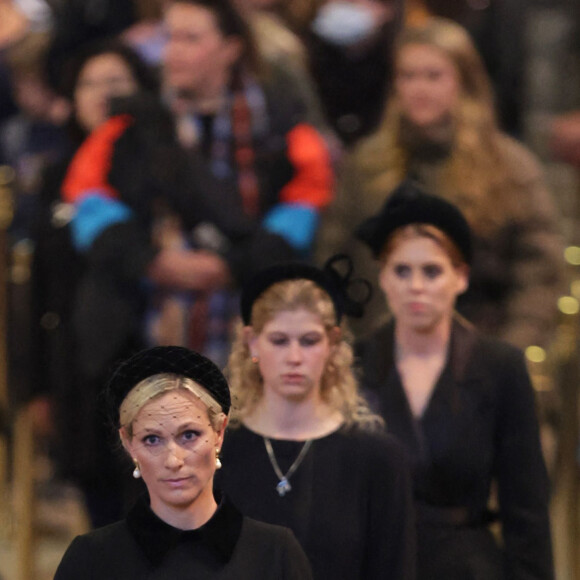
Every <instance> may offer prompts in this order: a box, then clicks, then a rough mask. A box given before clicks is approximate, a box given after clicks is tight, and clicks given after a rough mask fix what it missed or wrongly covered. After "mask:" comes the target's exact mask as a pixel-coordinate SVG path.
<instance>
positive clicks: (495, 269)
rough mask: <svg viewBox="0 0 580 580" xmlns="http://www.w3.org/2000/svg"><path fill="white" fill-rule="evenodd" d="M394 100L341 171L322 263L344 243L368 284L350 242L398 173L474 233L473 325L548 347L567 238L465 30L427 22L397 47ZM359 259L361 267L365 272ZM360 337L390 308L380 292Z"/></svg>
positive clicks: (364, 257) (464, 305) (466, 310)
mask: <svg viewBox="0 0 580 580" xmlns="http://www.w3.org/2000/svg"><path fill="white" fill-rule="evenodd" d="M395 71H396V72H395V82H394V90H393V95H392V96H391V97H390V98H389V100H388V101H387V105H386V110H385V116H384V120H383V123H382V125H381V128H380V130H379V131H378V132H377V133H376V134H375V135H374V136H372V137H370V138H369V139H367V140H366V141H365V142H363V143H361V144H360V146H359V147H358V148H357V149H356V150H355V151H354V152H353V154H352V157H351V158H350V159H349V160H348V162H347V164H346V167H345V171H344V173H343V175H342V176H341V186H340V187H339V190H338V191H339V195H338V198H337V199H336V201H335V203H334V204H333V207H332V210H331V211H330V212H329V215H328V222H327V224H326V225H325V226H324V227H323V234H322V235H321V238H320V246H319V247H320V250H321V252H322V254H321V259H325V257H327V256H328V255H331V254H332V253H334V252H336V251H337V249H338V248H340V247H342V246H343V245H344V244H348V245H349V248H350V249H351V250H352V251H353V252H356V253H357V256H358V258H359V259H357V260H356V261H357V263H360V265H361V272H364V275H365V276H367V277H370V278H371V279H373V280H374V281H375V282H376V280H377V276H378V273H377V270H376V266H375V265H374V264H372V262H371V261H370V260H369V256H368V252H367V250H366V249H365V248H363V247H361V246H358V247H357V245H356V242H355V241H352V240H351V241H348V240H350V237H351V231H352V228H353V227H354V224H355V223H356V221H357V219H359V218H360V219H362V218H364V217H365V216H369V215H371V214H373V213H376V212H377V211H378V209H379V208H380V207H381V206H382V204H383V203H384V201H385V196H388V195H389V192H390V191H392V190H393V188H394V187H396V185H397V184H398V183H399V182H400V181H401V180H402V179H404V178H405V177H412V178H414V179H416V180H417V181H418V182H419V183H421V184H423V185H424V186H425V187H426V189H427V190H428V191H430V192H432V193H434V194H437V195H441V196H442V197H444V198H446V199H448V200H449V201H452V202H453V203H455V204H456V205H457V206H458V207H459V208H460V209H461V211H463V213H464V214H465V216H466V218H467V220H468V221H469V223H470V225H471V227H472V228H473V232H474V236H475V243H474V255H475V257H474V265H473V269H472V272H471V277H470V285H469V289H468V290H467V292H466V293H465V294H463V295H462V296H461V297H460V298H459V300H458V304H457V307H458V310H459V312H461V313H462V314H463V315H464V316H465V317H466V318H467V319H468V320H470V321H471V322H473V323H474V324H475V325H476V326H477V327H478V328H479V329H480V330H482V331H484V332H487V333H489V334H491V335H494V336H496V337H499V338H502V339H504V340H507V341H508V342H511V343H512V344H514V345H516V346H519V347H521V348H526V347H527V346H529V345H540V346H546V345H547V344H549V342H550V339H551V337H552V335H553V331H554V330H555V325H556V321H557V312H558V311H557V299H558V297H559V296H560V294H561V291H562V286H563V278H564V260H563V241H562V237H561V234H560V229H559V223H558V215H557V211H556V207H555V203H554V200H553V198H552V196H551V193H550V192H549V190H548V188H547V186H546V183H545V179H544V175H543V171H542V168H541V166H540V163H539V161H538V160H537V159H536V158H535V156H533V155H532V153H531V152H530V151H529V150H528V149H526V148H525V147H524V146H523V145H522V144H521V143H519V142H517V141H515V140H514V139H513V138H510V137H508V136H507V135H505V134H504V133H502V132H501V131H500V130H499V129H498V127H497V124H496V121H495V115H494V110H493V96H492V93H491V88H490V85H489V81H488V77H487V74H486V72H485V69H484V67H483V63H482V62H481V59H480V58H479V55H478V54H477V52H476V50H475V47H474V45H473V43H472V41H471V39H470V37H469V35H468V34H467V32H466V31H465V30H464V29H463V28H462V27H461V26H459V25H458V24H456V23H454V22H452V21H450V20H445V19H438V18H433V19H430V20H428V21H427V22H426V23H425V24H424V25H421V26H417V27H410V28H408V29H407V30H405V31H404V32H403V33H402V34H401V36H400V37H399V39H398V42H397V44H396V48H395ZM363 264H366V267H363V266H362V265H363ZM368 311H369V312H368V316H367V318H366V321H364V324H363V325H361V326H359V327H358V329H356V330H357V331H358V332H359V333H363V332H365V331H367V330H368V329H369V327H371V326H373V325H375V324H376V322H377V320H378V319H380V313H381V312H383V313H384V312H386V309H385V304H384V301H382V300H381V299H380V297H377V298H376V300H375V301H374V304H373V305H372V306H371V307H369V308H368Z"/></svg>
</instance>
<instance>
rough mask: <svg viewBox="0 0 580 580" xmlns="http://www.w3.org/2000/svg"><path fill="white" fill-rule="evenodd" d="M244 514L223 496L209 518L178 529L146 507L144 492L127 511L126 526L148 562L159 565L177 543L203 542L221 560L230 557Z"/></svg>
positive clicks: (147, 499) (146, 500)
mask: <svg viewBox="0 0 580 580" xmlns="http://www.w3.org/2000/svg"><path fill="white" fill-rule="evenodd" d="M242 521H243V517H242V515H241V514H240V512H239V511H238V510H237V509H236V508H235V507H234V505H233V504H232V503H231V502H230V501H229V500H228V499H227V498H226V497H225V496H224V497H222V498H221V501H220V502H219V505H218V509H217V510H216V512H215V514H214V515H213V516H212V517H211V519H210V520H209V521H208V522H207V523H205V524H204V525H203V526H201V527H200V528H197V529H196V530H185V531H184V530H179V529H177V528H174V527H173V526H170V525H169V524H167V523H165V522H164V521H163V520H161V519H159V518H158V517H157V516H156V515H155V514H154V513H153V511H151V508H150V507H149V498H148V496H147V495H146V494H144V495H143V496H142V497H140V498H139V500H138V501H137V503H136V504H135V506H133V508H132V509H131V510H130V511H129V513H128V514H127V526H128V527H129V531H130V532H131V534H132V535H133V536H134V538H135V540H136V542H137V544H139V546H140V547H141V549H142V550H143V552H144V553H145V555H146V556H147V558H148V559H149V561H150V562H151V564H153V565H154V566H159V565H160V564H161V562H162V561H163V559H164V558H165V556H166V555H167V554H168V553H169V552H170V551H171V550H173V549H174V548H176V547H177V545H178V544H180V543H182V542H191V543H192V544H203V545H205V546H206V547H207V548H209V549H210V550H212V551H213V552H215V553H216V554H217V556H218V557H219V558H220V559H221V560H222V561H224V562H227V561H229V560H230V559H231V557H232V554H233V552H234V549H235V547H236V544H237V542H238V539H239V537H240V533H241V531H242Z"/></svg>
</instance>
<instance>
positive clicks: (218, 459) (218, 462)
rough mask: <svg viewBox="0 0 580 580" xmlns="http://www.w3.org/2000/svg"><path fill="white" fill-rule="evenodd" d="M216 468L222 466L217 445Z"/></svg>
mask: <svg viewBox="0 0 580 580" xmlns="http://www.w3.org/2000/svg"><path fill="white" fill-rule="evenodd" d="M215 468H216V469H221V468H222V462H221V460H220V450H219V449H218V448H217V447H216V448H215Z"/></svg>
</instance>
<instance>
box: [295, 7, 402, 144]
mask: <svg viewBox="0 0 580 580" xmlns="http://www.w3.org/2000/svg"><path fill="white" fill-rule="evenodd" d="M403 9H404V7H403V2H401V1H400V0H326V1H325V2H322V3H320V5H319V6H318V7H317V10H316V13H315V15H314V17H313V19H312V21H311V22H310V25H309V27H308V29H307V30H305V31H304V40H305V43H306V47H307V51H308V59H309V65H310V70H311V74H312V76H313V78H314V81H315V83H316V87H317V92H318V95H319V97H320V99H321V101H322V106H323V112H324V114H325V116H326V120H327V122H328V123H329V124H330V126H331V127H332V129H334V131H335V132H336V133H337V135H338V136H339V137H340V140H341V141H342V143H343V144H344V145H345V146H346V147H351V146H352V145H354V144H355V143H356V142H357V141H359V140H360V139H361V138H362V137H364V136H367V135H370V134H372V133H373V132H374V131H375V130H376V129H377V128H378V127H379V124H380V120H381V116H382V113H383V108H384V101H385V99H386V98H387V95H388V93H389V90H390V88H391V83H392V73H393V68H392V57H393V41H394V39H395V36H396V34H397V33H398V32H399V30H400V28H401V25H402V21H403Z"/></svg>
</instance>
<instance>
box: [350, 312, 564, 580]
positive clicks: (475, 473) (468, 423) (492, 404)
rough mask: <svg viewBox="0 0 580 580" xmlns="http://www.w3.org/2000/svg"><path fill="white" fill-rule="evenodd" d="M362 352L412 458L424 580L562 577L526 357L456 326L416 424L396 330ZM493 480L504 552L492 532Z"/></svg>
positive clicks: (371, 386) (375, 395)
mask: <svg viewBox="0 0 580 580" xmlns="http://www.w3.org/2000/svg"><path fill="white" fill-rule="evenodd" d="M359 346H360V348H359V355H360V363H361V365H362V369H363V372H364V385H365V387H366V389H367V390H368V393H369V398H372V399H374V402H376V404H377V406H378V407H379V409H380V411H381V413H382V415H383V417H384V418H385V420H386V423H387V427H388V430H389V431H390V432H391V433H392V434H393V435H395V436H396V437H397V438H398V439H399V441H401V442H402V443H403V444H404V446H405V447H406V449H407V451H408V453H409V456H410V459H411V465H412V470H413V484H414V495H415V500H416V512H417V521H418V537H417V542H418V543H417V548H418V578H419V580H432V579H434V578H445V580H459V579H461V580H475V579H478V580H500V579H502V578H505V579H509V580H532V579H534V580H547V579H551V578H553V567H552V551H551V541H550V530H549V517H548V477H547V473H546V469H545V466H544V462H543V458H542V453H541V447H540V440H539V435H538V424H537V419H536V415H535V408H534V394H533V390H532V387H531V384H530V379H529V376H528V373H527V370H526V366H525V361H524V358H523V356H522V354H521V352H520V351H519V350H517V349H516V348H514V347H512V346H509V345H507V344H506V343H502V342H500V341H497V340H494V339H489V338H483V337H482V336H480V335H479V334H477V333H476V332H475V331H474V330H473V329H472V328H471V327H470V326H468V325H467V324H465V323H463V322H460V321H455V322H454V325H453V330H452V337H451V346H450V352H449V356H448V360H447V364H446V366H445V368H444V369H443V371H442V373H441V376H440V377H439V380H438V382H437V384H436V386H435V389H434V391H433V394H432V396H431V399H430V401H429V403H428V406H427V408H426V410H425V412H424V413H423V415H422V416H421V417H420V418H419V419H415V418H414V417H413V415H412V413H411V409H410V407H409V403H408V400H407V397H406V395H405V392H404V389H403V386H402V383H401V379H400V376H399V374H398V371H397V369H396V366H395V364H394V359H393V348H394V325H393V324H389V325H387V326H385V327H383V328H381V329H379V330H378V331H377V332H376V333H375V334H374V335H373V336H372V337H371V338H370V339H368V340H367V341H365V342H363V343H361V345H359ZM492 482H495V483H497V493H498V500H499V514H498V516H499V520H500V522H501V528H502V540H503V547H502V548H500V546H499V545H498V543H497V542H496V541H495V538H494V536H493V535H492V534H491V532H490V531H489V529H488V525H487V524H489V523H490V520H491V519H493V514H491V513H490V512H489V511H488V498H489V496H490V490H491V488H492Z"/></svg>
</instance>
